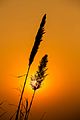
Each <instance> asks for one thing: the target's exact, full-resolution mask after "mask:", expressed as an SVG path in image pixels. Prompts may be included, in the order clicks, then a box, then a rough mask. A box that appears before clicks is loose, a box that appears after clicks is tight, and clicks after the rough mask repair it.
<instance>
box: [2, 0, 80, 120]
mask: <svg viewBox="0 0 80 120" xmlns="http://www.w3.org/2000/svg"><path fill="white" fill-rule="evenodd" d="M45 13H46V14H47V21H46V25H45V32H46V33H45V34H44V37H43V42H42V43H41V45H40V48H39V51H38V53H37V55H36V57H35V60H34V62H33V64H32V66H31V69H30V73H29V79H28V83H27V85H26V90H25V97H28V98H29V99H30V98H31V95H32V93H33V91H32V89H31V86H30V77H31V75H34V74H35V72H36V70H37V67H38V64H39V61H40V59H41V58H42V56H44V54H45V53H47V54H48V56H49V58H48V60H49V62H48V66H47V67H48V71H47V73H48V76H47V77H46V79H45V80H44V82H43V84H42V86H41V88H40V90H38V91H37V92H36V95H35V99H34V102H33V107H32V111H31V116H30V119H32V120H33V119H35V120H37V119H40V117H41V115H42V114H43V113H44V112H46V114H45V117H46V119H47V120H73V119H74V120H78V118H79V117H80V3H79V1H76V0H74V1H71V0H61V1H60V0H49V1H48V0H33V1H32V0H3V1H2V0H1V1H0V101H4V100H5V104H7V103H13V104H15V105H17V104H18V100H19V94H20V93H19V91H16V88H22V85H23V82H24V78H25V77H22V78H20V79H17V78H16V76H17V75H23V74H26V71H27V67H28V58H29V55H30V52H31V48H32V46H33V42H34V39H35V35H36V33H37V30H38V28H39V24H40V22H41V19H42V17H43V15H44V14H45ZM7 107H8V108H9V111H11V110H12V111H13V112H14V111H15V110H16V107H12V106H8V105H7V106H6V107H5V109H6V108H7ZM6 110H7V109H6ZM36 112H37V115H36ZM8 117H9V116H8ZM3 120H5V118H4V117H3Z"/></svg>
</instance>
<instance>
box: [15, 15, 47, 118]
mask: <svg viewBox="0 0 80 120" xmlns="http://www.w3.org/2000/svg"><path fill="white" fill-rule="evenodd" d="M45 21H46V14H45V15H44V16H43V18H42V21H41V24H40V27H39V30H38V32H37V35H36V38H35V42H34V45H33V48H32V51H31V54H30V57H29V64H28V70H27V74H26V77H25V81H24V85H23V89H22V92H21V96H20V100H19V104H18V108H17V112H16V118H15V120H18V117H19V112H20V105H21V101H22V97H23V93H24V89H25V85H26V81H27V77H28V73H29V70H30V66H31V64H32V62H33V60H34V57H35V55H36V53H37V51H38V48H39V45H40V42H41V41H42V36H43V34H44V25H45Z"/></svg>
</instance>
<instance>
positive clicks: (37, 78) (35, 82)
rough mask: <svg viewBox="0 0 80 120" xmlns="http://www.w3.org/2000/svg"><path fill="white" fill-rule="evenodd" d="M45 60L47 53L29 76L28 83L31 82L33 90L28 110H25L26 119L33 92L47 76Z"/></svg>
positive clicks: (46, 60)
mask: <svg viewBox="0 0 80 120" xmlns="http://www.w3.org/2000/svg"><path fill="white" fill-rule="evenodd" d="M47 62H48V55H45V56H44V57H43V58H42V59H41V61H40V65H39V66H38V70H37V71H36V74H35V75H34V76H32V77H31V83H30V84H31V87H32V89H33V90H34V92H33V95H32V99H31V102H30V105H29V108H28V111H27V112H26V113H27V115H26V116H27V117H26V119H25V120H28V117H29V113H30V110H31V106H32V103H33V99H34V96H35V92H36V90H37V89H39V88H40V87H41V83H42V81H43V80H44V78H45V77H46V76H47V74H45V73H46V70H47V69H46V65H47Z"/></svg>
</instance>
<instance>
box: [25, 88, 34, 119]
mask: <svg viewBox="0 0 80 120" xmlns="http://www.w3.org/2000/svg"><path fill="white" fill-rule="evenodd" d="M35 92H36V90H34V93H33V95H32V99H31V102H30V105H29V109H28V112H27V118H26V120H28V117H29V113H30V110H31V106H32V103H33V99H34V95H35Z"/></svg>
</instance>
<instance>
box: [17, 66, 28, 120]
mask: <svg viewBox="0 0 80 120" xmlns="http://www.w3.org/2000/svg"><path fill="white" fill-rule="evenodd" d="M29 69H30V66H29V67H28V71H27V74H26V78H25V81H24V85H23V89H22V92H21V96H20V100H19V104H18V109H17V113H16V118H15V120H18V117H19V110H20V105H21V101H22V97H23V93H24V89H25V85H26V81H27V77H28V73H29Z"/></svg>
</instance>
